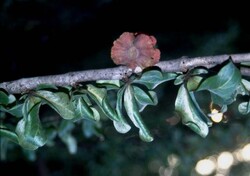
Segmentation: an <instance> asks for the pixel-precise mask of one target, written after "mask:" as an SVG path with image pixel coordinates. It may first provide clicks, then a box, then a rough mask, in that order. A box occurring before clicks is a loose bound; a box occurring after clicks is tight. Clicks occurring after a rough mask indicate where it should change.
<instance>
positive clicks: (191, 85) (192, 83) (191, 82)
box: [187, 76, 203, 91]
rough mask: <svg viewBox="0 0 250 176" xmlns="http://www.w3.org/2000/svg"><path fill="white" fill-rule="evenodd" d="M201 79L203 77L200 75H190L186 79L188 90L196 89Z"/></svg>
mask: <svg viewBox="0 0 250 176" xmlns="http://www.w3.org/2000/svg"><path fill="white" fill-rule="evenodd" d="M202 79H203V78H202V77H201V76H191V77H190V78H189V79H188V81H187V89H188V90H189V91H194V90H196V89H197V88H198V87H199V85H200V83H201V81H202Z"/></svg>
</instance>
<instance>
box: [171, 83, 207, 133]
mask: <svg viewBox="0 0 250 176" xmlns="http://www.w3.org/2000/svg"><path fill="white" fill-rule="evenodd" d="M175 110H176V112H177V114H178V115H179V116H180V117H181V118H182V123H183V124H184V125H187V126H188V127H189V128H191V129H192V130H193V131H194V132H196V133H197V134H199V135H200V136H202V137H206V136H207V134H208V126H207V124H206V123H205V122H204V121H203V120H202V117H201V114H202V112H200V111H199V109H198V108H197V107H196V104H195V103H194V102H193V100H192V98H191V96H190V94H189V92H188V90H187V89H186V88H185V86H184V85H181V87H180V89H179V91H178V95H177V98H176V101H175ZM204 116H205V115H204Z"/></svg>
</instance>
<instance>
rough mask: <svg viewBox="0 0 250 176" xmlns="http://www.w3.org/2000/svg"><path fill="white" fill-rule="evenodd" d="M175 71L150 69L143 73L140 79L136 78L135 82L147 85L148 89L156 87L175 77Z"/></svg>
mask: <svg viewBox="0 0 250 176" xmlns="http://www.w3.org/2000/svg"><path fill="white" fill-rule="evenodd" d="M175 77H176V74H175V73H162V72H161V71H159V70H150V71H146V72H144V73H143V74H142V76H141V77H140V79H136V80H134V81H133V83H139V84H143V85H145V86H146V87H147V88H148V89H154V88H155V87H156V86H158V85H159V84H161V83H163V82H166V81H170V80H173V79H175Z"/></svg>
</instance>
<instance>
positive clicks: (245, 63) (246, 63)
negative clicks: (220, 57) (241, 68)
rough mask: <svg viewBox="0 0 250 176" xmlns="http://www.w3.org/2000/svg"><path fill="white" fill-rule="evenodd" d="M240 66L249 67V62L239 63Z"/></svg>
mask: <svg viewBox="0 0 250 176" xmlns="http://www.w3.org/2000/svg"><path fill="white" fill-rule="evenodd" d="M240 64H241V65H245V66H250V62H241V63H240Z"/></svg>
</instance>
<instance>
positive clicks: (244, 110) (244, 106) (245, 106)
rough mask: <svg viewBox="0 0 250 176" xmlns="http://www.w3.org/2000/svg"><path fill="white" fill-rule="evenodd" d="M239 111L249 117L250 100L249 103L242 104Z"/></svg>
mask: <svg viewBox="0 0 250 176" xmlns="http://www.w3.org/2000/svg"><path fill="white" fill-rule="evenodd" d="M238 110H239V112H240V113H241V114H243V115H247V114H248V113H250V100H249V102H243V103H240V104H239V106H238Z"/></svg>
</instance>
